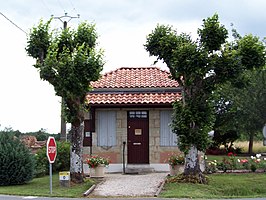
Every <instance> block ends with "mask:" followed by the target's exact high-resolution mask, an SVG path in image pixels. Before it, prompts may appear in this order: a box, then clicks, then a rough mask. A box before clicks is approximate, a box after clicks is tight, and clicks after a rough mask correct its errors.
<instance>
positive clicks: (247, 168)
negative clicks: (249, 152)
mask: <svg viewBox="0 0 266 200" xmlns="http://www.w3.org/2000/svg"><path fill="white" fill-rule="evenodd" d="M265 171H266V158H263V159H262V158H261V154H256V156H251V157H249V158H241V159H240V158H238V157H237V156H236V154H234V153H232V152H229V153H228V155H227V157H224V158H223V160H222V161H220V162H217V161H216V160H214V161H209V162H207V163H206V172H207V173H215V172H220V173H221V172H230V173H232V172H234V173H247V172H265Z"/></svg>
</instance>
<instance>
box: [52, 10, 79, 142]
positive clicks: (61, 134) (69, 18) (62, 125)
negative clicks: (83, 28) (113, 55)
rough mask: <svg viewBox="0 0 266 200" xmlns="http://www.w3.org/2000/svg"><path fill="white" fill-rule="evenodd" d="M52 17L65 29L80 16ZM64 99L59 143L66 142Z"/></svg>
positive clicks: (62, 101)
mask: <svg viewBox="0 0 266 200" xmlns="http://www.w3.org/2000/svg"><path fill="white" fill-rule="evenodd" d="M52 17H53V18H54V19H59V20H60V21H61V22H62V23H63V29H66V28H67V23H68V22H69V21H70V20H71V19H73V18H79V17H80V15H79V14H78V15H77V17H72V16H69V15H67V13H65V15H63V16H61V17H54V16H53V15H52ZM66 19H68V21H67V20H66ZM63 110H64V99H63V97H62V98H61V131H60V140H61V141H67V135H66V121H65V119H64V112H63Z"/></svg>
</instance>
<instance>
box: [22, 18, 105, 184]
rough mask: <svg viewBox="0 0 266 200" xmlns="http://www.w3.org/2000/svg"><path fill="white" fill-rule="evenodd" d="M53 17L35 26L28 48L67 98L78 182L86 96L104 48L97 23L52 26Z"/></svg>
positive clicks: (73, 174)
mask: <svg viewBox="0 0 266 200" xmlns="http://www.w3.org/2000/svg"><path fill="white" fill-rule="evenodd" d="M50 23H51V20H50V21H48V22H47V23H44V22H43V21H42V20H41V21H40V23H39V25H38V26H37V27H33V28H32V30H31V32H30V34H29V37H28V44H27V47H26V51H27V53H28V55H29V56H31V57H33V58H35V59H36V64H35V65H34V66H35V67H36V68H37V69H38V70H39V72H40V77H41V79H43V80H46V81H48V82H49V83H50V84H52V85H53V86H54V90H55V92H56V95H58V96H61V97H62V98H63V99H64V102H63V103H64V115H65V118H66V120H67V122H69V123H71V131H70V133H71V144H72V145H71V156H70V160H71V161H70V174H71V180H72V181H74V182H82V181H83V176H82V151H81V146H82V132H83V121H84V112H85V96H86V93H87V92H88V91H89V89H90V85H89V84H90V82H91V81H96V80H97V79H98V78H99V77H100V72H101V70H102V68H103V65H104V62H103V59H102V57H103V54H102V51H97V50H96V44H97V43H96V40H97V37H98V36H97V33H96V30H95V25H94V24H89V23H87V22H83V23H81V24H80V25H79V26H78V28H77V30H71V29H69V28H67V29H64V30H62V31H61V32H59V31H58V32H52V31H51V30H50Z"/></svg>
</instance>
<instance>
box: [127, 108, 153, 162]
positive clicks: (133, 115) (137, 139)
mask: <svg viewBox="0 0 266 200" xmlns="http://www.w3.org/2000/svg"><path fill="white" fill-rule="evenodd" d="M148 114H149V113H148V111H128V120H127V127H128V128H127V150H128V159H127V160H128V163H129V164H148V163H149V115H148Z"/></svg>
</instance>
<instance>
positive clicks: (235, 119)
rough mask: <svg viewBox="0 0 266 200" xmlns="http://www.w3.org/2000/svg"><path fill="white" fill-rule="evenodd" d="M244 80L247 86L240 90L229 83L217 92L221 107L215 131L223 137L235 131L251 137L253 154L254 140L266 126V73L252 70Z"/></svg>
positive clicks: (262, 70)
mask: <svg viewBox="0 0 266 200" xmlns="http://www.w3.org/2000/svg"><path fill="white" fill-rule="evenodd" d="M245 77H246V79H247V80H248V82H246V83H245V84H244V86H243V87H241V88H237V87H234V85H232V84H231V83H229V82H228V83H226V84H224V85H223V86H221V87H220V88H219V90H217V91H215V94H216V102H217V103H216V105H219V106H217V116H218V118H217V119H216V123H215V129H216V130H218V131H220V132H221V131H223V134H225V131H226V130H235V131H237V132H238V136H240V133H241V134H242V135H243V134H244V135H245V136H248V137H246V138H248V139H249V140H250V145H249V153H252V146H253V145H252V143H253V137H254V136H255V135H256V134H257V133H259V134H261V130H262V127H263V126H264V124H265V122H266V114H265V111H266V106H265V105H266V72H265V69H257V70H249V71H247V72H245ZM225 99H226V100H225ZM222 100H223V101H222ZM218 103H219V104H218ZM222 108H223V109H222Z"/></svg>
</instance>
